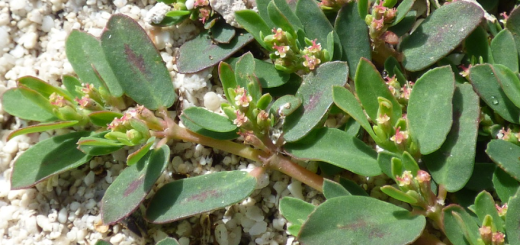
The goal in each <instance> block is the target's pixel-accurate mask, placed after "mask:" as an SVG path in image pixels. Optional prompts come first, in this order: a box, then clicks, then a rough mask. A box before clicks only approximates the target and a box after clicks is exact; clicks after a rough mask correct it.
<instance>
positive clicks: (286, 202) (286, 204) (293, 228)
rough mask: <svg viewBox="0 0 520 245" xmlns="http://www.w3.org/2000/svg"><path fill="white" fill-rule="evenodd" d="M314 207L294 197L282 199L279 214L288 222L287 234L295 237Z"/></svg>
mask: <svg viewBox="0 0 520 245" xmlns="http://www.w3.org/2000/svg"><path fill="white" fill-rule="evenodd" d="M315 208H316V207H315V206H314V205H312V204H310V203H308V202H305V201H303V200H300V199H298V198H294V197H284V198H282V200H280V213H281V214H282V215H283V216H284V217H285V218H286V219H287V221H289V222H290V225H288V227H287V231H288V232H289V234H291V235H293V236H296V235H298V233H299V232H300V228H301V226H302V225H303V223H304V222H305V221H306V220H307V217H308V216H309V215H310V214H311V213H312V212H313V211H314V209H315Z"/></svg>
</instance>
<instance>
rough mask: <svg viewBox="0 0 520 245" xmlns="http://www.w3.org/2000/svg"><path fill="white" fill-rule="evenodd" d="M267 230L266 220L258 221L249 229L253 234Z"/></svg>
mask: <svg viewBox="0 0 520 245" xmlns="http://www.w3.org/2000/svg"><path fill="white" fill-rule="evenodd" d="M266 231H267V223H266V222H265V221H260V222H256V223H255V224H254V225H253V226H252V227H251V229H249V234H250V235H251V236H258V235H260V234H263V233H265V232H266Z"/></svg>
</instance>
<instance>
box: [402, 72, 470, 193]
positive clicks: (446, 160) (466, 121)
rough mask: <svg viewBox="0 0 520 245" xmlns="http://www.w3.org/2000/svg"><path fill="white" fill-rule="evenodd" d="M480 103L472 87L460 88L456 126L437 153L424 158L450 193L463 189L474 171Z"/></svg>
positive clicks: (455, 105)
mask: <svg viewBox="0 0 520 245" xmlns="http://www.w3.org/2000/svg"><path fill="white" fill-rule="evenodd" d="M436 82H439V80H438V81H436ZM414 89H415V88H414ZM431 92H432V93H434V92H433V91H431ZM412 93H413V92H412ZM479 101H480V99H479V97H478V96H477V95H476V94H475V92H474V91H473V88H472V87H471V85H469V84H461V85H458V86H457V88H456V89H455V93H454V95H453V125H452V126H451V130H450V132H449V133H448V135H447V136H446V141H445V142H444V144H442V146H441V148H440V149H439V150H438V151H435V152H433V153H432V154H430V155H426V156H423V161H424V163H425V164H426V166H427V167H428V170H430V173H431V175H432V177H433V179H434V180H435V182H437V183H438V184H442V185H444V187H445V188H446V190H447V191H449V192H455V191H458V190H460V189H462V187H464V185H465V184H466V183H467V182H468V181H469V179H470V177H471V174H472V172H473V165H474V163H475V154H476V147H477V135H478V125H479V119H480V108H479ZM423 114H424V113H423ZM410 121H411V120H410ZM432 138H433V137H430V140H431V139H432Z"/></svg>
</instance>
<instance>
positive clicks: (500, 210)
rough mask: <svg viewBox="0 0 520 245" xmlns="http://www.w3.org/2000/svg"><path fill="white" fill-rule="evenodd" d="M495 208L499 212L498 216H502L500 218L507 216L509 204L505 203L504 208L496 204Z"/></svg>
mask: <svg viewBox="0 0 520 245" xmlns="http://www.w3.org/2000/svg"><path fill="white" fill-rule="evenodd" d="M495 208H496V209H497V211H498V215H500V216H505V215H506V213H507V203H505V204H504V205H502V206H498V204H495Z"/></svg>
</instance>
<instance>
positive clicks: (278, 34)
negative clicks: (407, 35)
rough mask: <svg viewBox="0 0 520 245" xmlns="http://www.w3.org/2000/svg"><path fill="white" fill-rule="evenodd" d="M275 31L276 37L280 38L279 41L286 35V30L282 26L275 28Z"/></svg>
mask: <svg viewBox="0 0 520 245" xmlns="http://www.w3.org/2000/svg"><path fill="white" fill-rule="evenodd" d="M273 33H274V39H276V40H278V41H281V40H282V39H283V37H284V32H283V30H282V29H281V28H278V29H276V28H273Z"/></svg>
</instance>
